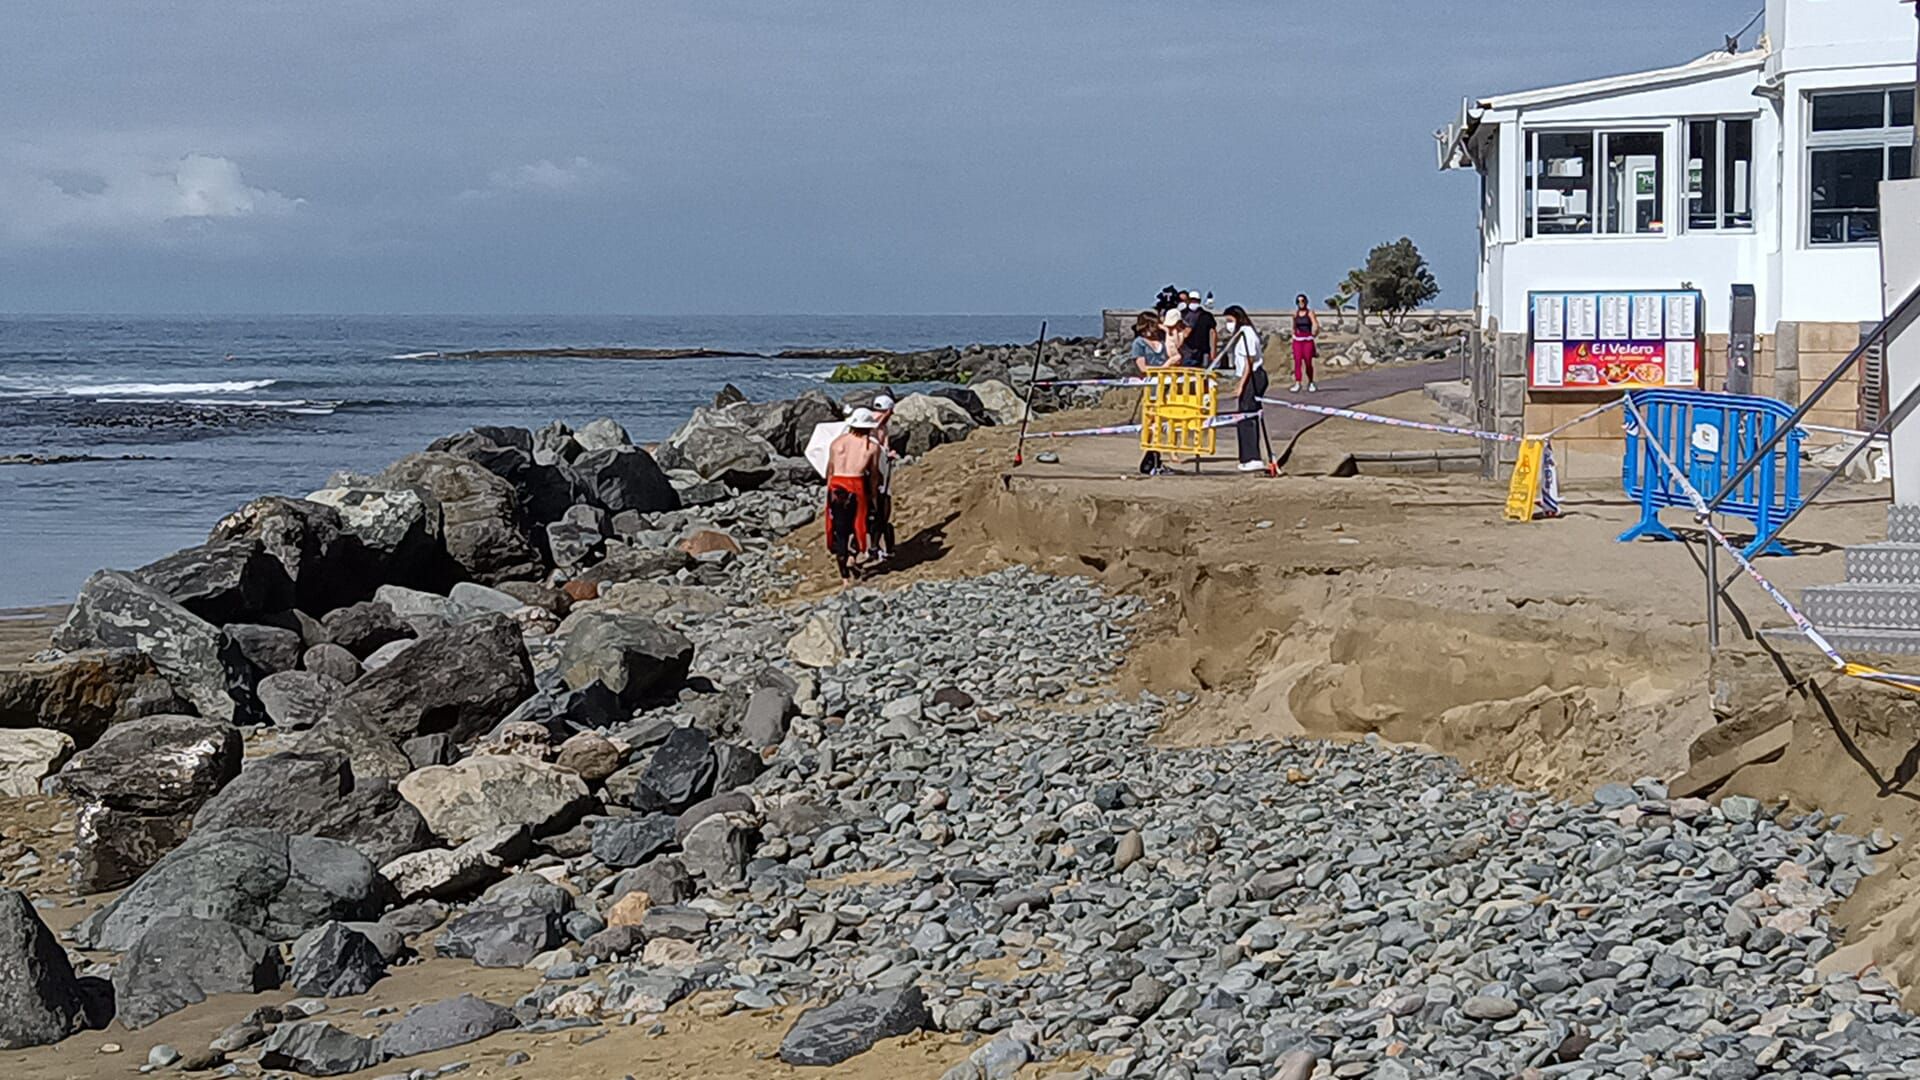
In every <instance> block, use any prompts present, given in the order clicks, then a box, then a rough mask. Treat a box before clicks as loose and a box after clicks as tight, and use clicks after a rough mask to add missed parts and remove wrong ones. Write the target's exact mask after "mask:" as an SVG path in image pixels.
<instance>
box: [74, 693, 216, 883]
mask: <svg viewBox="0 0 1920 1080" xmlns="http://www.w3.org/2000/svg"><path fill="white" fill-rule="evenodd" d="M239 771H240V732H239V731H238V730H237V729H236V728H234V727H233V726H232V725H231V724H224V723H220V722H219V721H214V720H206V719H202V718H200V717H197V716H152V717H145V718H142V719H139V720H132V721H129V722H127V723H125V724H121V725H119V726H117V727H114V728H110V729H109V730H108V731H107V733H106V734H105V735H103V736H101V738H100V741H99V742H96V743H94V744H93V745H92V746H91V747H88V748H87V749H86V750H83V751H81V752H80V753H79V754H76V755H75V756H74V758H73V760H72V761H71V762H69V763H68V764H67V767H66V768H65V769H63V770H61V771H60V772H59V773H56V774H55V775H54V776H53V777H52V778H51V779H49V780H48V781H47V786H48V789H49V790H50V791H52V792H53V793H55V794H59V795H64V796H66V797H68V798H71V799H73V800H74V801H75V802H77V803H79V804H80V809H79V813H78V815H77V817H76V820H75V828H74V871H73V885H74V887H75V888H77V889H79V890H80V891H82V892H99V891H102V890H105V889H115V888H119V887H120V886H122V885H125V884H126V883H127V882H129V881H132V880H133V879H134V878H136V877H138V876H139V875H140V874H141V873H142V872H143V871H145V870H146V869H147V868H148V867H149V866H152V865H153V864H154V863H155V862H157V861H158V860H159V859H160V857H161V856H162V855H164V854H166V853H167V852H168V851H170V850H172V849H173V847H174V846H175V845H176V844H178V843H179V842H180V841H181V839H182V838H184V837H185V836H186V834H187V830H188V828H189V827H190V825H191V822H192V820H193V814H194V812H195V811H196V810H198V809H199V808H200V806H201V804H203V803H205V802H206V801H207V800H208V799H209V798H212V797H213V794H214V793H215V792H217V791H219V790H220V788H222V787H223V786H225V785H226V783H227V782H228V781H229V780H232V779H233V777H234V776H235V775H237V774H238V773H239Z"/></svg>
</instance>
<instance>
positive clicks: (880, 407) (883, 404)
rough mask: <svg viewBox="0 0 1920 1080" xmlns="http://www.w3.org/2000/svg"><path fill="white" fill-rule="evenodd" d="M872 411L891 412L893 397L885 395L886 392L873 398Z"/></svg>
mask: <svg viewBox="0 0 1920 1080" xmlns="http://www.w3.org/2000/svg"><path fill="white" fill-rule="evenodd" d="M873 411H874V412H892V411H893V398H891V397H889V396H887V395H886V394H881V395H880V396H879V397H877V398H874V399H873Z"/></svg>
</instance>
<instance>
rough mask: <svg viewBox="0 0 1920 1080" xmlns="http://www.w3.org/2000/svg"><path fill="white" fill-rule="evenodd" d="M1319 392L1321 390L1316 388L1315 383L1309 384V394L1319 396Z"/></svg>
mask: <svg viewBox="0 0 1920 1080" xmlns="http://www.w3.org/2000/svg"><path fill="white" fill-rule="evenodd" d="M1319 392H1320V388H1319V387H1318V386H1316V385H1314V384H1313V383H1308V384H1307V393H1309V394H1317V393H1319Z"/></svg>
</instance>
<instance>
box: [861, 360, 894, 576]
mask: <svg viewBox="0 0 1920 1080" xmlns="http://www.w3.org/2000/svg"><path fill="white" fill-rule="evenodd" d="M873 414H874V420H875V421H876V423H875V424H874V428H873V440H874V441H875V442H877V443H879V444H880V454H879V457H878V458H877V459H876V460H875V462H874V468H875V470H876V479H875V482H874V485H873V516H872V520H870V521H869V522H868V523H867V536H868V537H869V538H870V539H871V540H872V542H873V560H874V561H875V562H883V561H885V560H886V559H887V558H889V557H890V556H892V554H893V458H894V454H893V446H892V441H891V437H890V435H889V433H888V431H887V421H889V420H892V419H893V398H892V397H891V396H889V395H887V394H881V395H879V396H877V397H875V398H874V399H873Z"/></svg>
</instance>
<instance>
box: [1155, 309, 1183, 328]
mask: <svg viewBox="0 0 1920 1080" xmlns="http://www.w3.org/2000/svg"><path fill="white" fill-rule="evenodd" d="M1160 325H1161V326H1179V325H1180V309H1179V308H1171V309H1169V310H1168V311H1167V313H1166V314H1165V315H1162V316H1160Z"/></svg>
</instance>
